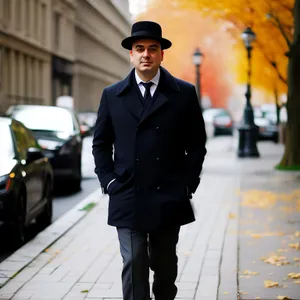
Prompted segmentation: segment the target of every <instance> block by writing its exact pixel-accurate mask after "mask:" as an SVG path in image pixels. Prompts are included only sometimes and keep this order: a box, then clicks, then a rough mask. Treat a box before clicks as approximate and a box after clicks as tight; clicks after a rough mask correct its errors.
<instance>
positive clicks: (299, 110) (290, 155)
mask: <svg viewBox="0 0 300 300" xmlns="http://www.w3.org/2000/svg"><path fill="white" fill-rule="evenodd" d="M294 19H295V21H294V24H295V27H294V28H295V30H294V43H293V45H292V47H291V49H290V51H289V53H288V56H289V63H288V101H287V113H288V123H287V127H286V132H285V134H286V140H285V141H286V143H285V151H284V155H283V158H282V160H281V162H280V164H279V167H282V168H287V169H288V168H296V169H298V168H299V169H300V84H299V81H300V0H295V8H294Z"/></svg>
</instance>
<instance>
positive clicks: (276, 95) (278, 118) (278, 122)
mask: <svg viewBox="0 0 300 300" xmlns="http://www.w3.org/2000/svg"><path fill="white" fill-rule="evenodd" d="M274 100H275V106H276V125H277V126H279V124H280V108H281V106H280V103H279V99H278V90H277V87H276V86H275V88H274Z"/></svg>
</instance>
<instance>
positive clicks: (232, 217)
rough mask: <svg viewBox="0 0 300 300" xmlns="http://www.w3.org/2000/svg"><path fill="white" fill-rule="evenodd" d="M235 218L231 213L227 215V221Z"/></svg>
mask: <svg viewBox="0 0 300 300" xmlns="http://www.w3.org/2000/svg"><path fill="white" fill-rule="evenodd" d="M235 217H236V215H235V214H233V213H230V214H229V215H228V218H229V219H235Z"/></svg>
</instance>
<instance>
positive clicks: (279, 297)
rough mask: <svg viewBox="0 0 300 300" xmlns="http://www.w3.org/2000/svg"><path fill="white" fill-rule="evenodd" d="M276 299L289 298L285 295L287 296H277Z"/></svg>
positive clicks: (287, 299) (286, 299)
mask: <svg viewBox="0 0 300 300" xmlns="http://www.w3.org/2000/svg"><path fill="white" fill-rule="evenodd" d="M277 299H278V300H289V299H291V298H289V297H287V296H277Z"/></svg>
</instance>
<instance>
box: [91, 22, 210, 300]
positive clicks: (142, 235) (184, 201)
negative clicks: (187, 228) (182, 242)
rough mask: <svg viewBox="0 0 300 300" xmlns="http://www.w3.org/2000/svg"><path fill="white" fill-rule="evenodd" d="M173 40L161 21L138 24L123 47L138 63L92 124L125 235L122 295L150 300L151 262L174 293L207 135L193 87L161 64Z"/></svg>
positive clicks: (101, 170) (113, 220) (162, 290)
mask: <svg viewBox="0 0 300 300" xmlns="http://www.w3.org/2000/svg"><path fill="white" fill-rule="evenodd" d="M171 45H172V43H171V42H170V41H169V40H167V39H165V38H163V37H162V30H161V27H160V25H159V24H157V23H154V22H149V21H142V22H137V23H135V24H133V26H132V30H131V36H130V37H128V38H126V39H124V40H123V41H122V46H123V47H124V48H126V49H128V50H129V51H130V59H131V62H132V64H133V66H134V69H133V70H132V71H131V72H130V74H129V75H128V76H127V77H126V78H125V79H124V80H122V81H120V82H118V83H116V84H114V85H112V86H109V87H107V88H105V89H104V91H103V94H102V99H101V103H100V107H99V111H98V119H97V122H96V126H95V133H94V140H93V155H94V158H95V165H96V168H95V172H96V174H97V175H98V178H99V181H100V183H101V186H102V188H103V191H104V193H108V195H109V198H110V200H109V216H108V224H109V225H112V226H115V227H116V228H117V233H118V237H119V241H120V251H121V255H122V257H123V271H122V285H123V298H124V300H149V299H150V288H149V267H150V268H151V269H152V270H153V271H154V282H153V287H152V289H153V293H154V295H155V299H156V300H173V299H175V296H176V293H177V288H176V285H175V280H176V277H177V255H176V245H177V242H178V235H179V229H180V226H181V225H184V224H187V223H190V222H193V221H194V220H195V218H194V213H193V209H192V206H191V203H190V199H191V197H192V196H191V195H192V194H193V193H194V192H195V191H196V189H197V187H198V184H199V181H200V179H199V176H200V172H201V170H202V164H203V160H204V157H205V154H206V149H205V143H206V133H205V127H204V122H203V117H202V113H201V109H200V107H199V104H198V98H197V95H196V92H195V88H194V86H193V85H191V84H189V83H187V82H184V81H182V80H179V79H177V78H174V77H173V76H172V75H171V74H170V73H169V72H167V70H165V69H164V68H162V67H161V66H160V64H161V62H162V60H163V57H164V51H163V50H164V49H168V48H170V47H171ZM174 63H176V62H174ZM113 147H114V151H113Z"/></svg>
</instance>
